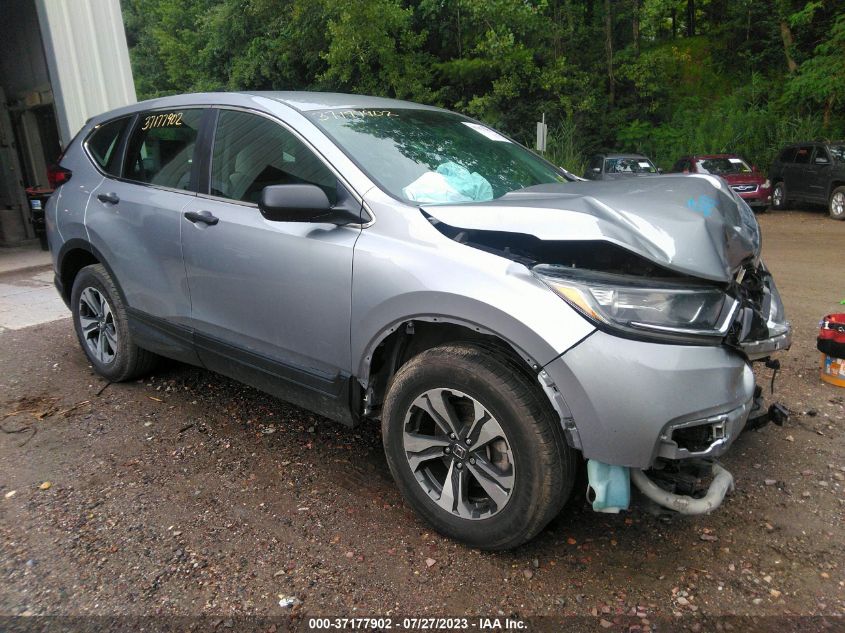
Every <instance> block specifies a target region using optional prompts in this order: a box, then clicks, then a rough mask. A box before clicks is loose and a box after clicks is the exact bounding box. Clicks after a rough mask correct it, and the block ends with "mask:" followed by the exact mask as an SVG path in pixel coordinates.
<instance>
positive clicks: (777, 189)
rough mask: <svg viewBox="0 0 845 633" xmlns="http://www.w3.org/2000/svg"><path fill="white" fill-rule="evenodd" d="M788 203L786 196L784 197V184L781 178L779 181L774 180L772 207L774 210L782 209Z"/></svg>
mask: <svg viewBox="0 0 845 633" xmlns="http://www.w3.org/2000/svg"><path fill="white" fill-rule="evenodd" d="M787 203H788V198H787V197H786V185H785V184H784V182H783V181H782V180H781V181H780V182H776V183H775V186H774V188H773V189H772V209H774V210H775V211H783V210H784V209H785V208H786V205H787Z"/></svg>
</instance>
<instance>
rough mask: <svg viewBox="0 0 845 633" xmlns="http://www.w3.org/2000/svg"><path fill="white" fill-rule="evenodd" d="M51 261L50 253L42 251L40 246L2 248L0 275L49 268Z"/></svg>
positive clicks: (0, 251)
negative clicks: (43, 267)
mask: <svg viewBox="0 0 845 633" xmlns="http://www.w3.org/2000/svg"><path fill="white" fill-rule="evenodd" d="M51 261H52V260H51V259H50V252H49V251H42V250H41V247H40V246H38V245H35V246H33V247H10V248H6V247H4V248H0V275H2V274H4V273H10V272H13V271H16V270H27V269H29V268H37V267H39V266H49V265H50V263H51Z"/></svg>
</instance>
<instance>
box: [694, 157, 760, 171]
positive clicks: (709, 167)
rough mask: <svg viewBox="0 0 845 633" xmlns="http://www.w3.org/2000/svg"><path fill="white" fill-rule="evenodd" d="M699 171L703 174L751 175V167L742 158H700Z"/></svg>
mask: <svg viewBox="0 0 845 633" xmlns="http://www.w3.org/2000/svg"><path fill="white" fill-rule="evenodd" d="M698 171H699V173H702V174H750V173H751V167H749V166H748V163H746V162H745V161H744V160H742V159H741V158H700V159H699V160H698Z"/></svg>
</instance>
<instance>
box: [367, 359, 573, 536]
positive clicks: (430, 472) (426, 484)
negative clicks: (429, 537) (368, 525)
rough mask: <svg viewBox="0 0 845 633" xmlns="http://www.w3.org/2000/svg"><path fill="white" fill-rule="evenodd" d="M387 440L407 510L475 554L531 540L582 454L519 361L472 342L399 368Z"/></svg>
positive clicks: (385, 420)
mask: <svg viewBox="0 0 845 633" xmlns="http://www.w3.org/2000/svg"><path fill="white" fill-rule="evenodd" d="M382 433H383V441H384V448H385V452H386V454H387V462H388V465H389V466H390V470H391V473H392V474H393V477H394V479H395V480H396V482H397V484H398V486H399V488H400V490H401V492H402V494H403V496H404V497H405V499H406V500H407V502H408V503H409V504H410V505H411V506H412V507H413V508H414V509H415V510H416V511H417V512H418V513H419V514H420V515H421V516H422V517H423V518H424V519H425V520H426V521H428V522H429V523H430V524H431V525H432V526H433V527H434V528H435V529H436V530H438V531H439V532H441V533H443V534H445V535H447V536H449V537H451V538H454V539H456V540H459V541H463V542H464V543H467V544H468V545H471V546H473V547H480V548H483V549H505V548H510V547H515V546H517V545H520V544H522V543H524V542H525V541H527V540H529V539H531V538H532V537H533V536H535V535H536V534H537V533H538V532H539V531H540V530H541V529H542V528H543V527H545V525H546V524H547V523H548V522H549V521H550V520H551V519H552V518H553V517H554V516H555V514H557V513H558V512H560V510H561V508H562V507H563V504H564V503H565V502H566V500H567V498H568V497H569V494H570V492H571V490H572V484H573V482H574V479H575V475H576V456H575V451H574V450H573V449H572V448H570V447H569V446H568V445H567V444H566V441H565V440H564V439H563V435H562V432H561V427H560V421H559V420H558V419H557V416H556V415H554V412H553V411H552V410H551V407H550V406H549V404H548V402H546V401H545V396H544V395H543V394H542V392H540V390H539V388H538V387H537V386H536V385H534V384H533V383H532V381H530V380H529V379H528V377H527V376H526V375H525V374H524V373H523V372H522V371H521V370H520V369H519V368H518V367H517V366H516V365H515V363H514V362H512V361H510V360H509V359H506V358H503V357H500V356H497V355H495V354H491V352H490V350H486V349H481V348H479V347H475V346H473V345H470V344H456V345H447V346H442V347H437V348H434V349H431V350H427V351H425V352H422V353H421V354H419V355H418V356H416V357H414V358H413V359H412V360H410V361H409V362H408V363H406V364H405V365H403V366H402V367H401V368H400V369H399V371H398V372H397V374H396V376H394V378H393V380H392V381H391V385H390V388H389V391H388V394H387V397H386V399H385V404H384V410H383V415H382Z"/></svg>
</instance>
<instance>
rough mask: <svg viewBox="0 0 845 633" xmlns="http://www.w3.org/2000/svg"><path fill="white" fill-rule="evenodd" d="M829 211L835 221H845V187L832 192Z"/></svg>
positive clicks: (828, 206)
mask: <svg viewBox="0 0 845 633" xmlns="http://www.w3.org/2000/svg"><path fill="white" fill-rule="evenodd" d="M827 210H828V213H830V217H832V218H833V219H834V220H845V187H837V188H836V189H834V190H833V191H831V192H830V200H829V201H828V204H827Z"/></svg>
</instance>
